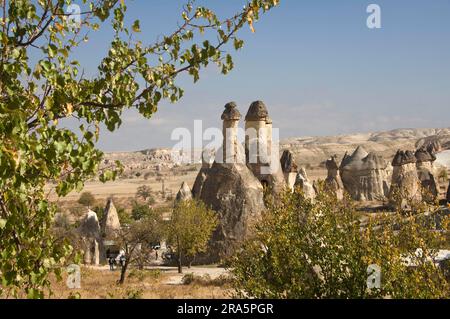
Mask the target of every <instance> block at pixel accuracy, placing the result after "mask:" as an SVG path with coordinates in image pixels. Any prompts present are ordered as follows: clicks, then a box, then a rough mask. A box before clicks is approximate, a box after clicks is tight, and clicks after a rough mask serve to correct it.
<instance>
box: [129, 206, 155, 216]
mask: <svg viewBox="0 0 450 319" xmlns="http://www.w3.org/2000/svg"><path fill="white" fill-rule="evenodd" d="M152 212H153V209H151V208H150V207H149V206H148V205H147V204H144V205H142V204H139V203H138V202H134V203H133V208H132V209H131V217H132V218H133V219H134V220H140V219H143V218H145V217H146V216H149V215H151V214H152Z"/></svg>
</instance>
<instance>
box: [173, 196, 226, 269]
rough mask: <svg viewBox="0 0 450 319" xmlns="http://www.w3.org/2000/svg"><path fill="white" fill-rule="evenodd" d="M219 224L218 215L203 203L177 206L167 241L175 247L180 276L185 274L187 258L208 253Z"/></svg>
mask: <svg viewBox="0 0 450 319" xmlns="http://www.w3.org/2000/svg"><path fill="white" fill-rule="evenodd" d="M217 223H218V220H217V216H216V213H215V212H214V211H212V210H210V209H208V208H207V207H206V205H205V204H204V203H203V202H200V201H196V200H188V201H182V202H179V203H178V204H177V205H176V206H175V208H174V210H173V213H172V217H171V219H170V221H169V223H168V227H167V237H168V238H167V239H168V242H169V243H170V244H171V245H172V246H174V247H175V250H176V253H177V256H178V272H179V273H180V274H181V273H182V272H183V258H184V257H185V256H189V257H192V258H194V257H195V256H196V255H197V254H198V253H201V252H205V251H206V249H207V245H208V241H209V239H210V238H211V235H212V232H213V231H214V229H215V228H216V226H217Z"/></svg>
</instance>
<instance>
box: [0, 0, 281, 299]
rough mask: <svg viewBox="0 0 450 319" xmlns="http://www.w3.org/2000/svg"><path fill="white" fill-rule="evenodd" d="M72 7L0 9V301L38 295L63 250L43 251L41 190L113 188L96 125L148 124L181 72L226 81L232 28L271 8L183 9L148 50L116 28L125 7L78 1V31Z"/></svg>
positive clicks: (12, 5)
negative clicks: (137, 119)
mask: <svg viewBox="0 0 450 319" xmlns="http://www.w3.org/2000/svg"><path fill="white" fill-rule="evenodd" d="M77 2H78V3H79V1H77ZM77 2H74V1H71V0H45V1H44V0H39V1H31V0H21V1H7V0H1V2H0V12H1V13H0V14H1V17H0V20H1V25H0V41H1V44H2V45H1V48H0V79H1V81H0V116H1V119H2V120H1V121H0V141H1V142H0V247H2V253H1V256H0V258H1V259H0V273H1V274H2V284H1V288H0V289H1V290H0V294H2V293H4V292H8V293H11V294H12V295H16V296H17V293H18V292H19V291H20V292H24V293H25V294H27V295H28V297H30V298H39V297H44V290H45V287H48V286H49V281H48V279H47V278H48V274H49V272H51V271H55V273H56V274H57V275H59V274H60V271H61V268H60V267H59V265H61V264H62V263H64V256H65V255H67V254H68V253H69V251H70V247H68V246H67V245H53V241H52V236H51V234H50V231H49V230H50V228H51V227H50V225H51V223H52V218H53V215H54V213H55V206H54V205H53V204H51V203H49V201H48V200H47V196H46V192H45V191H44V186H45V185H46V184H48V185H54V188H55V190H56V193H57V194H58V196H65V195H67V194H68V193H69V192H70V191H72V190H74V189H76V190H78V191H80V190H81V189H82V188H83V185H84V182H85V181H86V180H87V179H90V178H93V177H95V176H97V174H98V175H99V177H100V180H101V181H103V182H105V181H107V180H111V179H114V178H115V177H116V176H117V174H118V173H120V171H121V165H120V163H118V162H116V163H115V164H114V165H111V166H107V167H104V168H101V169H100V163H101V161H102V157H103V154H102V152H101V151H99V150H98V149H96V147H95V142H96V141H97V140H98V138H99V135H100V127H101V126H102V125H104V126H106V128H107V129H108V130H110V131H114V130H115V129H117V128H118V127H119V126H120V124H121V115H122V113H123V111H124V110H125V109H130V108H133V109H136V110H138V111H139V113H140V114H142V115H143V116H144V117H146V118H150V117H151V116H152V114H153V113H155V112H156V110H157V107H158V104H159V103H160V102H161V101H162V100H168V101H170V102H176V101H178V100H179V99H180V98H181V97H182V96H183V89H182V88H181V87H179V86H178V85H177V84H176V78H177V77H178V75H180V74H182V73H187V74H189V75H191V76H192V78H193V80H194V81H197V80H198V79H199V75H200V72H199V71H200V69H201V68H203V67H206V66H207V65H208V64H209V63H215V64H217V65H219V66H220V67H221V68H222V69H221V70H222V73H224V74H226V73H228V72H229V71H230V70H231V69H232V68H233V61H232V57H231V55H229V54H228V53H227V52H225V49H227V48H229V47H227V44H228V43H233V44H234V48H235V49H240V48H241V47H242V45H243V42H242V40H240V39H238V38H237V37H236V35H237V32H238V30H239V29H241V28H242V27H243V26H245V25H249V26H250V27H251V28H252V29H253V22H254V21H256V20H257V19H258V18H259V16H260V14H261V13H263V12H266V11H268V10H269V9H271V8H272V7H273V6H275V5H276V4H277V2H278V0H249V1H248V2H247V4H246V5H245V6H244V8H243V9H242V10H241V11H240V12H238V13H237V14H236V15H235V16H233V17H230V18H223V19H222V18H220V17H219V16H217V15H216V14H215V13H214V12H213V11H211V10H209V9H208V8H205V7H199V6H195V4H194V2H193V1H189V2H188V3H187V4H186V5H185V6H184V8H183V12H182V15H181V21H182V22H181V23H180V25H179V27H178V28H177V29H176V30H175V31H174V32H172V33H169V34H168V35H166V36H161V37H160V40H158V41H157V42H155V43H153V44H145V43H143V42H142V41H138V40H136V37H135V34H136V33H139V32H140V28H139V21H135V22H134V23H133V24H132V25H131V26H128V25H126V24H125V22H124V17H125V14H126V9H127V7H126V5H125V1H123V0H120V1H119V0H96V1H93V0H92V1H90V0H83V1H82V4H83V10H82V12H81V14H80V17H79V18H80V19H79V21H77V20H78V17H77V16H72V15H70V14H68V13H67V12H66V9H67V7H66V6H68V5H70V4H72V3H74V4H76V3H77ZM74 22H75V23H74ZM106 23H111V26H112V28H113V30H114V34H113V36H112V39H111V42H110V47H109V50H108V52H106V53H105V55H104V58H103V59H102V61H101V62H100V64H99V65H98V68H97V72H96V73H95V75H93V76H91V77H87V76H85V73H84V68H83V66H82V65H80V63H79V62H78V61H77V60H76V59H75V58H74V57H75V54H76V52H75V51H76V49H77V48H79V47H81V46H82V45H83V44H84V42H87V41H89V38H88V33H89V32H92V31H95V30H97V29H99V28H100V27H101V26H103V25H104V24H106ZM205 30H208V33H207V35H208V37H206V36H203V35H202V34H203V32H204V31H205ZM202 36H203V37H204V38H203V39H202V38H201V37H202ZM68 118H71V119H77V120H79V127H78V129H76V130H75V129H74V130H71V129H68V128H64V127H62V126H60V125H58V123H59V122H60V121H61V120H63V119H68Z"/></svg>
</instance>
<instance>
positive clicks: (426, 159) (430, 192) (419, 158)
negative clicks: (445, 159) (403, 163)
mask: <svg viewBox="0 0 450 319" xmlns="http://www.w3.org/2000/svg"><path fill="white" fill-rule="evenodd" d="M430 145H431V144H430ZM433 150H434V148H433V147H428V148H425V147H422V148H420V149H418V150H417V151H416V154H415V156H416V164H417V165H416V167H417V176H418V177H419V180H420V182H421V185H422V193H423V195H424V197H425V198H424V199H426V200H427V201H434V200H435V199H436V198H437V196H438V195H439V190H438V187H437V185H438V184H437V181H436V178H435V177H434V168H433V163H434V161H436V156H435V155H434V153H432V152H433Z"/></svg>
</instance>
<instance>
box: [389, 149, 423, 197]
mask: <svg viewBox="0 0 450 319" xmlns="http://www.w3.org/2000/svg"><path fill="white" fill-rule="evenodd" d="M392 166H393V167H394V171H393V173H392V185H391V192H390V196H389V197H390V199H391V200H396V199H398V198H394V197H395V196H394V195H395V193H398V192H400V194H398V195H400V196H401V197H402V198H401V199H402V200H403V202H404V203H405V204H407V203H406V202H405V201H421V200H422V192H421V182H420V180H419V177H418V175H417V159H416V156H415V154H414V153H413V152H411V151H406V152H404V151H401V150H399V151H398V152H397V154H396V155H395V157H394V159H393V161H392Z"/></svg>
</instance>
